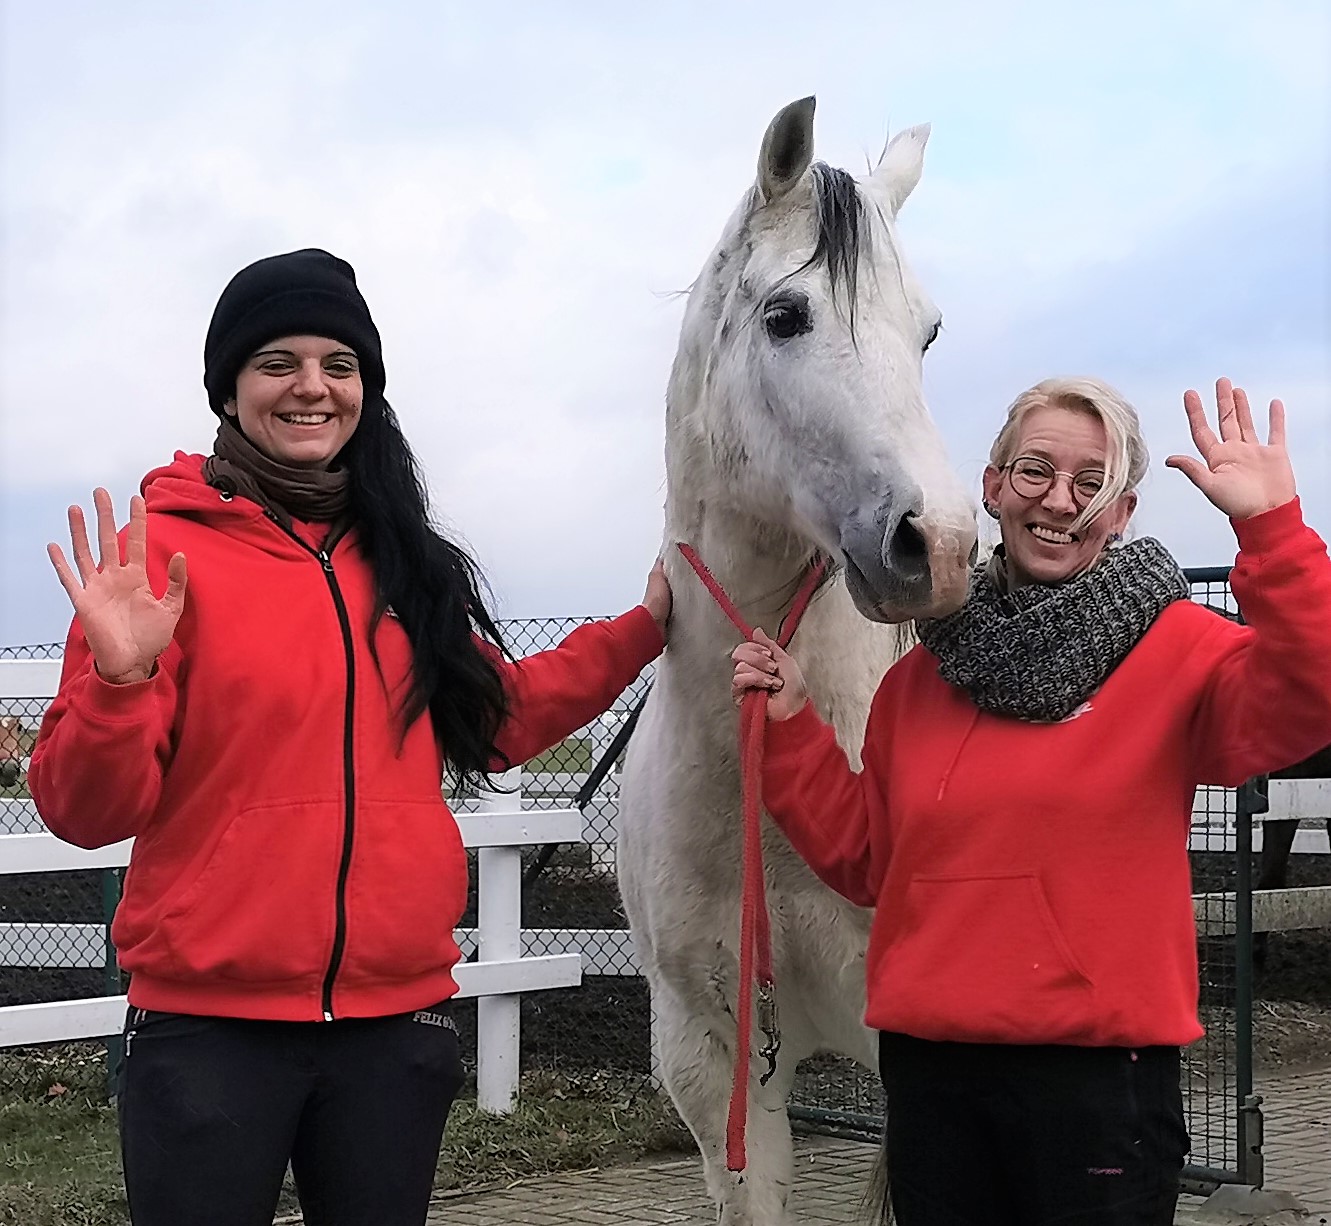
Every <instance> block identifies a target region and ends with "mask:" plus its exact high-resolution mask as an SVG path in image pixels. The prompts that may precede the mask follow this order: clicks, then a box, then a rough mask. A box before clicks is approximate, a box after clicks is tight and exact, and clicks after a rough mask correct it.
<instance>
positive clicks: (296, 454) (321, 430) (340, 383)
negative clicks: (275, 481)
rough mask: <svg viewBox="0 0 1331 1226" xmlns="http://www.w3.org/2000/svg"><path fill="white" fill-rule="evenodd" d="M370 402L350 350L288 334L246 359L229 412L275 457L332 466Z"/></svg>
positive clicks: (285, 461)
mask: <svg viewBox="0 0 1331 1226" xmlns="http://www.w3.org/2000/svg"><path fill="white" fill-rule="evenodd" d="M363 400H364V388H363V387H362V385H361V377H360V363H359V362H358V361H357V358H356V355H355V354H354V353H353V352H352V351H351V350H350V349H348V348H347V347H346V345H344V344H343V343H342V342H341V341H335V340H329V339H328V338H327V337H322V336H284V337H280V338H279V339H277V340H274V341H269V342H268V343H267V344H265V345H263V346H262V348H260V349H258V350H256V351H255V352H254V353H252V354H251V355H250V357H249V358H248V359H247V360H246V362H245V365H244V366H242V367H241V369H240V373H239V374H238V375H237V376H236V395H235V398H234V400H231V401H228V402H227V404H226V411H227V413H229V414H230V415H231V416H232V417H233V418H235V420H236V423H237V425H239V427H240V430H241V433H243V434H244V435H245V437H246V438H247V439H249V441H250V442H251V443H253V444H254V445H255V446H256V447H257V448H258V449H259V450H260V451H262V452H263V453H264V455H266V456H268V458H269V459H271V460H276V461H277V462H278V463H279V464H289V465H291V466H292V467H293V468H327V467H328V466H329V465H330V464H331V463H332V462H333V460H334V459H336V457H337V455H338V453H339V452H340V451H341V450H342V448H343V447H344V446H346V443H347V440H348V439H349V438H350V437H351V436H352V435H353V434H354V433H355V432H356V426H357V425H358V424H359V423H360V410H361V404H362V402H363Z"/></svg>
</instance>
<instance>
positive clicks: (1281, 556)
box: [763, 501, 1331, 1046]
mask: <svg viewBox="0 0 1331 1226" xmlns="http://www.w3.org/2000/svg"><path fill="white" fill-rule="evenodd" d="M1235 527H1236V530H1237V532H1238V537H1239V545H1240V549H1241V552H1240V553H1239V556H1238V561H1237V564H1236V566H1235V568H1234V572H1233V578H1232V582H1233V587H1234V593H1235V595H1236V596H1237V597H1238V600H1239V604H1240V606H1241V607H1242V609H1243V613H1244V615H1245V617H1246V618H1247V620H1248V622H1249V624H1248V625H1246V626H1239V625H1236V624H1234V623H1232V622H1230V621H1228V620H1226V619H1225V618H1222V617H1219V616H1217V615H1216V614H1215V613H1213V612H1211V611H1209V610H1207V609H1204V608H1202V607H1201V606H1200V605H1196V604H1193V603H1191V602H1190V601H1186V600H1181V601H1177V602H1176V603H1174V604H1172V605H1170V606H1169V608H1167V609H1166V610H1165V611H1164V612H1163V613H1162V614H1161V615H1160V617H1159V618H1158V619H1157V620H1156V622H1155V624H1154V625H1153V626H1152V627H1151V629H1150V630H1148V631H1147V633H1146V634H1145V636H1144V637H1143V638H1142V639H1141V641H1140V642H1139V643H1138V644H1137V646H1136V647H1135V648H1134V649H1133V650H1132V651H1131V652H1130V653H1129V654H1128V656H1127V658H1126V659H1125V660H1124V661H1123V662H1122V663H1121V664H1120V665H1119V666H1118V667H1117V668H1116V669H1115V670H1114V671H1113V673H1112V674H1110V676H1109V678H1108V680H1106V681H1105V683H1104V685H1103V686H1102V687H1101V688H1100V689H1099V691H1097V692H1096V693H1095V694H1093V695H1092V696H1091V698H1090V699H1089V700H1088V701H1087V702H1086V703H1085V704H1083V706H1082V707H1081V708H1080V709H1079V710H1078V711H1076V712H1075V713H1074V714H1073V715H1072V716H1070V717H1069V718H1068V719H1066V720H1064V721H1063V722H1062V723H1056V724H1037V723H1026V722H1023V721H1020V720H1016V719H1008V718H1003V717H1001V716H997V715H990V714H987V713H986V712H983V711H981V710H980V709H979V708H978V707H976V706H975V704H974V703H972V702H971V700H970V699H969V697H968V696H967V695H966V694H965V693H964V692H963V691H962V690H960V689H957V688H956V687H954V686H952V685H949V684H948V683H947V682H946V681H944V680H943V679H942V678H941V677H940V676H939V675H938V660H937V658H936V657H935V656H933V655H932V654H930V653H929V652H928V651H927V650H925V648H923V647H916V648H915V649H914V650H913V651H911V652H910V653H909V654H908V655H907V656H906V657H905V658H904V659H903V660H902V661H901V662H900V663H898V664H897V665H896V666H895V667H894V668H892V669H890V670H889V672H888V674H887V676H886V677H885V678H884V680H883V683H882V685H881V686H880V687H879V690H878V693H877V694H876V695H875V697H874V702H873V706H872V709H871V711H870V715H869V723H868V727H867V730H866V732H865V738H864V750H863V763H864V765H863V770H862V772H859V773H856V772H852V770H851V769H850V766H849V765H848V763H847V760H846V755H845V754H844V753H843V752H842V750H841V749H840V747H839V746H838V745H837V743H836V738H835V735H834V733H833V732H832V729H831V728H830V727H829V726H828V725H826V724H824V723H823V722H822V721H821V720H820V719H819V718H818V716H817V715H816V714H814V711H813V707H812V704H808V705H806V706H805V708H804V709H803V710H802V711H801V712H800V713H799V714H798V715H796V716H794V717H793V718H791V719H789V720H786V721H784V722H781V723H774V724H770V725H768V745H767V757H766V763H765V770H764V775H763V798H764V801H765V803H766V805H767V807H768V809H769V810H770V812H771V814H772V816H773V818H775V820H776V822H777V824H778V825H780V827H781V828H782V829H783V830H784V831H785V833H786V835H787V836H788V837H789V839H790V841H791V843H792V844H793V845H794V847H795V849H796V850H797V851H798V852H799V853H800V854H801V855H802V856H803V857H804V858H805V859H806V860H807V861H808V862H809V864H810V866H811V867H812V868H813V869H814V871H815V872H816V873H817V874H818V875H819V876H820V877H821V878H822V879H823V880H824V881H825V882H826V883H827V884H828V885H830V886H831V887H832V888H833V889H835V890H837V891H838V892H839V893H841V894H843V895H845V897H847V898H849V899H850V900H851V901H852V902H855V903H858V904H860V905H861V906H866V907H868V906H873V907H876V910H875V913H874V917H873V924H872V928H871V931H870V937H869V952H868V965H867V976H868V1009H867V1012H866V1021H867V1023H868V1024H869V1025H870V1026H872V1027H874V1028H876V1029H878V1030H891V1031H899V1032H902V1033H905V1034H909V1035H914V1036H915V1037H916V1038H921V1039H932V1040H952V1041H957V1042H972V1043H1065V1044H1076V1045H1082V1046H1144V1045H1148V1044H1169V1045H1182V1044H1185V1043H1190V1042H1192V1041H1193V1040H1194V1039H1197V1038H1199V1037H1200V1036H1201V1034H1202V1029H1201V1027H1200V1025H1199V1024H1198V1021H1197V994H1198V985H1197V943H1196V931H1195V925H1194V921H1193V910H1192V897H1191V886H1190V879H1189V876H1190V875H1189V866H1188V829H1189V826H1190V823H1191V812H1192V800H1193V792H1194V790H1195V789H1196V787H1197V786H1198V785H1199V784H1207V783H1210V784H1224V785H1226V786H1233V785H1235V784H1238V783H1240V782H1241V781H1243V780H1244V779H1247V778H1248V777H1250V776H1252V775H1255V774H1261V773H1264V772H1266V771H1270V770H1275V769H1277V768H1279V767H1282V766H1286V765H1288V764H1290V763H1291V762H1296V761H1299V760H1300V759H1302V758H1304V757H1306V756H1307V755H1308V754H1310V753H1312V752H1313V751H1314V750H1317V749H1319V748H1321V747H1322V746H1323V745H1326V744H1327V743H1328V742H1331V563H1329V562H1328V560H1327V553H1326V546H1325V545H1323V544H1322V542H1321V540H1320V539H1319V538H1318V537H1317V535H1316V533H1314V532H1313V531H1312V530H1311V529H1310V528H1307V527H1306V526H1304V524H1303V523H1302V521H1301V519H1300V514H1299V506H1298V503H1297V501H1295V502H1291V503H1289V504H1287V505H1286V506H1283V507H1278V508H1277V509H1275V510H1274V511H1270V512H1268V513H1266V514H1265V515H1261V516H1257V517H1256V518H1254V519H1250V520H1246V521H1244V522H1241V523H1238V524H1236V525H1235Z"/></svg>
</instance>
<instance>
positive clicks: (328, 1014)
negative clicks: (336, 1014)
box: [324, 1009, 333, 1022]
mask: <svg viewBox="0 0 1331 1226" xmlns="http://www.w3.org/2000/svg"><path fill="white" fill-rule="evenodd" d="M332 1020H333V1015H332V1013H331V1011H329V1010H328V1009H325V1010H324V1021H325V1022H331V1021H332Z"/></svg>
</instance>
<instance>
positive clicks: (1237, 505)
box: [1165, 379, 1296, 519]
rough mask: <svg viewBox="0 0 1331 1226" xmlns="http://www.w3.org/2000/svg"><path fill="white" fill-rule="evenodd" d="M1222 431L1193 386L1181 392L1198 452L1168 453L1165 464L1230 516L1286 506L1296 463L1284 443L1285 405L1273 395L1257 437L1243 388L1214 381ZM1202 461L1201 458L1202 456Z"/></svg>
mask: <svg viewBox="0 0 1331 1226" xmlns="http://www.w3.org/2000/svg"><path fill="white" fill-rule="evenodd" d="M1215 402H1216V409H1217V411H1218V413H1219V417H1220V437H1219V438H1217V437H1216V435H1215V432H1214V431H1213V430H1212V429H1211V427H1210V426H1209V425H1208V424H1207V422H1206V411H1205V409H1203V407H1202V398H1201V397H1200V396H1199V395H1198V394H1197V393H1196V392H1194V391H1191V390H1189V391H1187V392H1184V393H1183V407H1184V409H1185V410H1186V411H1187V414H1188V425H1189V427H1190V428H1191V430H1192V441H1193V442H1194V443H1195V444H1196V445H1197V450H1198V451H1199V452H1200V453H1201V457H1202V458H1201V460H1198V459H1197V458H1195V457H1194V456H1183V455H1172V456H1170V457H1169V458H1168V459H1167V460H1166V461H1165V465H1166V467H1168V468H1177V469H1178V470H1179V472H1181V473H1182V474H1183V475H1184V476H1185V477H1187V478H1188V480H1189V481H1191V482H1192V483H1193V485H1195V486H1196V487H1197V488H1198V489H1199V490H1201V492H1202V493H1203V494H1205V495H1206V496H1207V498H1209V499H1210V500H1211V502H1212V504H1214V505H1215V506H1216V507H1217V508H1218V509H1219V510H1221V511H1223V512H1224V513H1225V514H1226V515H1228V516H1229V517H1230V518H1231V519H1251V518H1252V517H1253V516H1254V515H1261V514H1262V512H1264V511H1272V510H1274V509H1275V508H1276V507H1279V506H1284V504H1285V503H1287V502H1289V501H1290V499H1292V498H1293V497H1294V495H1295V492H1296V491H1295V488H1294V469H1293V466H1292V465H1291V464H1290V462H1289V452H1288V451H1287V450H1286V448H1285V406H1284V405H1283V404H1282V403H1281V402H1280V401H1279V400H1273V401H1271V419H1270V426H1269V428H1268V430H1267V439H1266V442H1265V443H1263V442H1262V441H1261V439H1260V438H1258V437H1257V427H1256V426H1255V425H1253V420H1252V409H1251V408H1250V407H1249V405H1248V396H1247V393H1246V392H1244V390H1243V389H1242V388H1241V387H1234V386H1232V385H1231V384H1230V382H1229V380H1228V379H1219V380H1217V381H1216V385H1215ZM1203 460H1204V461H1205V463H1203V462H1202V461H1203Z"/></svg>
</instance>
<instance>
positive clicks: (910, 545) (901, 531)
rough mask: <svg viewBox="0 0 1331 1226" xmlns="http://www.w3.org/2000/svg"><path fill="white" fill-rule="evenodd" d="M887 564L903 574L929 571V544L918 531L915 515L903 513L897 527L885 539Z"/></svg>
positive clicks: (917, 573)
mask: <svg viewBox="0 0 1331 1226" xmlns="http://www.w3.org/2000/svg"><path fill="white" fill-rule="evenodd" d="M885 553H886V558H885V560H886V561H887V564H888V566H889V567H891V568H892V569H895V570H897V571H900V572H901V573H902V574H905V575H912V576H913V575H924V574H928V572H929V544H928V542H927V541H926V540H925V539H924V533H923V532H921V531H920V529H919V525H918V521H917V517H916V516H914V515H903V516H902V517H901V519H900V520H898V521H897V529H896V531H895V532H893V533H892V535H891V537H890V538H889V539H888V541H887V549H886V551H885Z"/></svg>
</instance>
